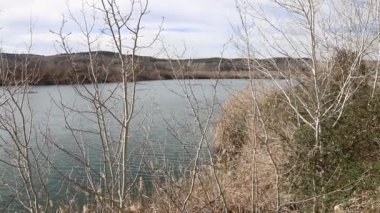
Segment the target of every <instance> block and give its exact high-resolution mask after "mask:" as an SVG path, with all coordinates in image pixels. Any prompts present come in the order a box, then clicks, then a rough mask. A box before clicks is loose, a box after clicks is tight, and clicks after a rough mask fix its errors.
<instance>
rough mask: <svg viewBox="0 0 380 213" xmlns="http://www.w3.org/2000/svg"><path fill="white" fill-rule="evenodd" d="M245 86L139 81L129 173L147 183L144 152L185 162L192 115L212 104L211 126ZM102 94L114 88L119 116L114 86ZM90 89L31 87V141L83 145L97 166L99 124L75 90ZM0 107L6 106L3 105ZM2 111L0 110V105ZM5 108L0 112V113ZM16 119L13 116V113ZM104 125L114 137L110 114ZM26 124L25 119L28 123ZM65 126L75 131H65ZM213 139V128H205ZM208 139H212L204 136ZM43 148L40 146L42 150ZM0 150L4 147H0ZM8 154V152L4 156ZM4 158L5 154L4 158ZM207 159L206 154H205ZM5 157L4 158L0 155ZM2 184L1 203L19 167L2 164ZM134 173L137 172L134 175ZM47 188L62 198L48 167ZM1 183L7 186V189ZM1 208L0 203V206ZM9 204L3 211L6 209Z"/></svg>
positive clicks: (192, 143)
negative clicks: (97, 131) (45, 139)
mask: <svg viewBox="0 0 380 213" xmlns="http://www.w3.org/2000/svg"><path fill="white" fill-rule="evenodd" d="M247 84H248V81H247V80H219V81H216V80H179V81H177V80H167V81H147V82H138V83H137V87H136V89H137V90H136V113H135V116H134V117H133V119H132V126H131V133H130V142H129V149H128V150H129V156H130V161H129V162H130V168H131V171H132V174H133V173H135V174H133V175H138V176H141V177H143V178H144V180H147V181H149V178H150V176H149V174H148V173H147V172H144V171H143V170H138V168H139V165H140V163H141V161H140V159H141V157H142V156H143V157H144V161H155V162H166V163H168V164H170V165H173V166H174V167H175V166H178V165H186V163H187V161H188V159H191V158H192V157H193V156H194V153H195V150H196V147H197V142H198V141H199V140H200V136H201V135H200V131H199V126H198V123H197V119H196V117H195V116H194V111H193V110H192V109H191V107H190V104H193V109H194V110H196V112H197V113H196V114H199V115H200V116H199V118H200V121H201V123H203V124H205V122H206V117H207V115H208V113H209V112H210V109H211V108H214V109H215V110H214V111H213V116H212V118H211V123H210V124H211V127H212V126H213V125H214V124H215V122H216V121H217V118H218V116H219V115H220V109H221V106H222V105H223V103H225V101H226V100H227V99H228V98H229V97H230V96H231V95H232V94H234V93H236V92H237V91H239V90H241V89H242V88H244V87H245V86H246V85H247ZM254 84H257V85H259V86H260V87H264V88H266V87H270V86H271V85H273V82H272V81H270V80H255V82H254ZM100 87H101V88H100V90H101V91H102V92H103V94H101V95H104V96H107V95H109V94H110V93H111V92H112V91H114V93H113V96H112V98H109V99H108V101H107V106H108V107H109V108H110V109H111V110H112V112H113V113H114V116H115V117H116V118H117V117H119V116H120V115H121V114H120V113H121V111H120V108H121V105H120V99H119V98H120V97H121V94H122V93H121V90H120V89H118V85H117V84H103V85H100ZM86 89H87V90H88V91H90V92H91V91H94V90H93V86H92V85H86V88H83V87H82V86H78V88H77V89H75V88H74V87H73V86H66V85H65V86H38V87H31V88H30V89H29V91H31V92H32V93H29V94H28V96H29V101H30V109H31V110H26V111H27V112H26V114H27V115H28V116H29V117H30V115H32V120H33V122H31V123H30V124H31V126H32V128H31V129H32V131H31V132H32V134H31V138H32V139H31V141H32V142H31V143H33V144H34V145H33V146H36V143H38V142H40V141H43V139H42V138H43V137H42V136H41V134H45V135H48V137H49V139H50V140H51V141H54V143H55V144H58V145H59V146H60V147H63V148H64V149H66V150H70V151H71V152H73V153H78V152H79V150H80V148H81V147H78V146H79V145H82V148H83V150H85V151H86V152H87V155H86V157H87V159H88V160H89V162H91V164H92V166H93V167H94V168H96V167H97V166H99V167H100V166H101V162H102V158H101V144H100V142H99V141H100V140H99V135H98V134H94V132H95V131H96V130H97V123H96V120H95V116H94V115H93V113H92V112H93V111H94V106H93V105H92V104H91V103H90V102H88V101H87V100H86V99H85V98H83V97H81V96H79V95H78V92H83V93H86V92H87V91H86ZM3 107H4V106H3ZM0 109H1V108H0ZM3 112H4V111H2V112H0V113H3ZM16 117H17V116H16ZM107 121H108V123H107V126H108V127H109V128H110V133H109V134H110V138H112V139H114V140H115V141H117V139H118V136H119V134H118V133H119V129H120V126H119V125H118V124H117V122H116V120H115V119H113V118H112V116H111V115H110V114H108V117H107ZM28 124H29V123H28ZM68 127H70V128H71V129H72V130H73V129H74V130H75V131H69V129H68ZM207 132H208V136H209V139H211V135H212V128H210V129H209V130H208V131H207ZM0 133H1V137H2V140H3V142H2V144H1V145H2V147H4V146H6V144H7V143H6V141H7V140H9V137H8V136H7V133H6V132H4V131H1V130H0ZM208 141H209V142H210V141H211V140H208ZM45 148H46V147H44V148H43V149H45ZM46 150H48V151H47V152H49V153H46V155H49V156H51V157H50V158H51V160H52V161H53V162H54V164H55V166H56V168H57V169H59V171H60V172H61V173H63V174H70V175H72V176H78V177H77V178H80V177H81V175H83V173H81V171H80V165H78V162H77V161H75V160H74V159H73V157H72V156H69V155H68V154H67V153H65V152H62V151H60V150H57V149H56V148H52V149H47V148H46ZM1 153H3V154H4V150H1ZM2 156H7V155H2ZM5 158H6V157H5ZM205 158H207V156H205ZM1 160H7V159H1ZM0 165H1V166H0V169H1V174H2V177H1V179H2V182H3V184H2V185H0V190H1V191H0V206H3V205H5V204H6V203H9V200H12V199H14V196H13V194H12V191H10V190H9V185H12V186H15V187H17V183H16V182H17V181H20V180H19V178H18V176H19V173H18V171H17V169H14V168H13V169H12V168H11V167H9V166H7V165H5V164H4V163H2V162H0ZM137 171H138V174H136V173H137ZM48 174H49V176H50V177H49V187H51V189H49V190H50V191H52V192H54V191H56V192H59V193H56V194H54V193H53V195H52V197H53V198H54V199H60V195H61V193H60V192H61V190H62V185H60V184H57V183H59V182H61V181H60V180H62V177H61V175H60V174H59V173H57V172H56V171H54V170H53V169H50V170H49V173H48ZM4 184H8V187H7V186H5V185H4ZM1 209H2V208H1V207H0V210H1ZM10 209H11V207H10V208H8V209H7V210H10Z"/></svg>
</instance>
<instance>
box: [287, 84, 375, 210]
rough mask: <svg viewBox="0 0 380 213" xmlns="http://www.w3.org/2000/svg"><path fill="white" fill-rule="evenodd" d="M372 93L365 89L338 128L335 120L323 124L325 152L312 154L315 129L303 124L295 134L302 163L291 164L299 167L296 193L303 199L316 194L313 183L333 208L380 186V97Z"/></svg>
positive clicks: (346, 110)
mask: <svg viewBox="0 0 380 213" xmlns="http://www.w3.org/2000/svg"><path fill="white" fill-rule="evenodd" d="M370 93H371V88H369V87H368V86H364V87H362V88H361V89H360V90H359V91H358V92H357V93H356V94H355V95H354V96H353V97H352V100H351V101H350V102H349V104H348V105H347V106H346V108H345V109H344V112H343V114H342V117H341V118H340V120H339V121H338V122H337V123H336V124H335V125H334V122H335V119H334V118H331V119H328V120H326V121H324V122H323V123H322V131H321V133H322V135H321V143H322V145H323V147H324V148H323V150H324V151H323V152H322V153H319V152H313V151H311V150H313V149H314V145H315V139H314V130H312V129H311V128H310V127H308V126H306V125H304V126H301V127H300V128H299V129H298V130H297V131H296V133H295V138H294V142H295V145H296V146H297V147H298V149H297V151H296V156H298V157H300V159H303V160H302V163H299V161H298V160H296V158H295V157H294V158H292V159H291V162H292V163H293V164H297V169H296V170H295V173H297V174H294V177H295V176H296V175H299V176H298V178H297V180H296V192H297V194H298V195H299V196H300V197H301V198H309V197H312V196H313V195H314V194H313V193H314V192H313V189H312V187H313V182H312V181H313V180H314V181H315V180H316V183H315V184H316V185H317V186H318V188H319V189H321V188H322V187H323V188H324V192H326V193H327V194H328V195H329V196H327V198H326V199H325V200H324V201H323V202H324V203H325V204H327V205H328V206H330V207H331V205H333V204H334V203H336V202H337V201H338V200H341V199H344V198H345V197H346V196H349V195H350V194H351V193H352V192H353V191H355V190H359V191H360V190H375V189H376V187H377V186H378V185H379V184H380V179H379V178H378V174H379V173H380V155H379V151H380V96H379V94H378V93H377V95H376V96H375V97H374V99H372V100H371V99H370V98H369V97H370ZM321 171H323V172H324V174H323V178H324V180H323V181H321V179H319V178H320V177H319V175H318V173H319V172H321ZM321 183H323V184H324V185H323V186H322V185H318V184H321ZM319 193H323V192H322V191H320V192H319Z"/></svg>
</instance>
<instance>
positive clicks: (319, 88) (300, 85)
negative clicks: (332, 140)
mask: <svg viewBox="0 0 380 213" xmlns="http://www.w3.org/2000/svg"><path fill="white" fill-rule="evenodd" d="M236 5H237V11H238V13H239V15H240V20H241V24H240V26H239V27H237V30H236V32H237V36H238V37H237V42H236V45H237V47H238V49H239V50H241V53H242V57H244V58H246V64H247V66H248V68H249V71H250V72H254V73H263V74H265V76H267V77H268V78H269V79H272V80H276V79H277V78H278V77H281V78H284V79H286V82H287V87H290V88H289V89H286V88H285V87H283V86H282V85H280V84H279V83H276V84H277V87H278V89H279V93H280V94H281V97H282V98H283V99H284V102H285V103H286V104H287V105H288V107H289V109H291V110H292V114H293V116H294V119H295V120H296V121H298V125H300V126H301V125H306V126H308V127H309V128H310V129H312V130H313V132H314V133H313V135H314V145H313V147H311V150H308V151H307V152H308V154H306V156H307V158H311V156H314V157H316V156H319V157H316V161H315V162H314V163H315V165H316V171H315V172H316V173H315V176H314V177H313V178H314V179H313V181H312V183H311V184H313V193H314V194H313V196H312V197H311V198H307V199H305V201H310V200H312V201H313V211H318V209H322V211H325V209H326V206H325V202H324V200H325V198H326V196H327V195H329V194H332V193H334V191H328V190H327V189H326V188H325V186H326V184H327V183H328V182H329V179H331V177H329V176H326V174H327V173H326V171H325V168H324V166H323V165H325V164H326V163H327V162H324V157H323V156H325V154H326V153H327V152H328V150H326V147H327V146H328V144H326V141H324V140H322V139H321V135H323V134H324V133H323V131H324V129H326V128H328V127H326V126H323V125H329V124H326V120H330V119H333V120H334V122H333V124H332V127H333V126H335V125H336V124H337V122H338V121H339V119H340V118H341V116H342V113H343V112H344V109H345V106H346V105H347V103H348V102H349V100H350V98H351V97H352V96H353V95H354V94H355V92H356V91H357V90H358V88H360V87H361V86H362V85H366V84H368V78H369V77H371V76H376V77H375V82H376V81H377V80H376V79H377V71H376V70H377V69H378V68H375V69H373V70H370V71H369V72H363V68H362V67H363V66H364V65H365V63H366V62H365V59H366V58H369V57H370V50H371V48H373V46H374V45H375V42H376V41H377V40H378V39H379V33H378V30H374V27H375V26H374V23H377V21H378V17H377V16H378V11H376V8H377V6H376V5H377V1H360V2H357V1H334V2H330V1H329V2H326V1H312V0H311V1H281V0H274V1H269V2H265V3H263V2H260V1H236ZM273 12H275V13H276V14H278V16H280V17H278V16H275V17H273V16H270V15H268V13H273ZM343 56H344V57H343ZM281 57H282V58H281ZM342 57H343V58H342ZM261 58H271V59H267V60H263V59H261ZM340 59H342V60H340ZM337 75H339V77H337ZM334 76H335V77H334ZM275 82H276V81H275ZM373 87H374V88H375V87H376V83H374V86H373ZM255 96H256V95H254V91H253V92H252V98H253V100H257V98H255ZM256 102H257V101H254V103H256ZM255 106H257V104H254V105H253V107H255ZM256 108H257V107H256ZM257 110H258V111H257V112H258V114H259V118H261V119H259V120H262V119H263V118H262V116H260V109H259V108H257ZM261 123H262V124H263V125H264V126H263V129H264V131H265V129H267V127H265V124H264V123H263V122H261ZM265 135H266V136H265V137H264V138H267V137H268V135H267V134H265ZM265 141H266V140H264V144H266V143H267V142H265ZM268 152H269V153H270V149H268ZM271 159H272V160H271V161H272V163H273V166H274V167H275V171H276V177H277V181H276V183H277V184H278V178H281V177H282V176H283V175H285V174H287V173H288V172H289V171H287V170H284V171H280V170H279V167H278V165H277V164H276V161H275V160H273V158H271ZM278 187H279V186H278V185H277V187H276V188H277V189H278ZM350 187H352V186H347V189H349V188H350ZM335 190H337V191H340V190H344V189H335ZM276 194H277V195H276V197H277V198H276V203H277V205H276V206H277V208H276V211H280V209H281V206H284V205H287V204H286V203H283V202H284V201H282V200H283V199H282V198H281V197H280V192H279V191H277V193H276Z"/></svg>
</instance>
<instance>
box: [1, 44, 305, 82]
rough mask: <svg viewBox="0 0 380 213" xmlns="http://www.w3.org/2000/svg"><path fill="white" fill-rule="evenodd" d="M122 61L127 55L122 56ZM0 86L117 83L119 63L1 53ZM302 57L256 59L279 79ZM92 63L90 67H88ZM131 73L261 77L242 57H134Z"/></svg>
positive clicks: (99, 57) (84, 56) (109, 56)
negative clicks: (281, 72) (284, 70)
mask: <svg viewBox="0 0 380 213" xmlns="http://www.w3.org/2000/svg"><path fill="white" fill-rule="evenodd" d="M124 57H125V60H126V61H127V62H128V60H130V59H131V56H129V55H126V56H124ZM0 58H1V61H2V70H3V72H2V75H1V76H0V84H1V85H14V84H19V83H22V82H25V81H27V82H28V84H32V85H56V84H87V83H94V82H97V83H111V82H121V80H122V75H121V72H120V67H121V64H120V62H119V59H118V55H117V54H116V53H113V52H105V51H99V52H92V53H91V60H90V54H89V53H72V54H58V55H52V56H43V55H33V54H30V55H26V54H8V53H1V54H0ZM301 60H302V59H292V58H269V59H257V63H260V65H261V68H262V67H265V68H266V69H267V70H273V71H272V72H271V74H272V77H275V78H283V76H282V75H280V72H278V71H276V70H278V69H286V67H287V66H290V65H291V66H293V67H294V66H295V64H296V65H299V64H301V63H300V62H301ZM89 64H92V67H89ZM134 64H135V75H133V77H132V75H130V76H129V77H128V80H130V81H146V80H167V79H247V78H253V79H265V78H268V76H267V75H264V74H263V73H262V72H259V71H257V70H251V71H250V72H249V71H248V70H249V69H248V67H247V65H246V64H247V63H246V60H244V59H241V58H235V59H227V58H201V59H179V60H169V59H160V58H154V57H147V56H135V58H134Z"/></svg>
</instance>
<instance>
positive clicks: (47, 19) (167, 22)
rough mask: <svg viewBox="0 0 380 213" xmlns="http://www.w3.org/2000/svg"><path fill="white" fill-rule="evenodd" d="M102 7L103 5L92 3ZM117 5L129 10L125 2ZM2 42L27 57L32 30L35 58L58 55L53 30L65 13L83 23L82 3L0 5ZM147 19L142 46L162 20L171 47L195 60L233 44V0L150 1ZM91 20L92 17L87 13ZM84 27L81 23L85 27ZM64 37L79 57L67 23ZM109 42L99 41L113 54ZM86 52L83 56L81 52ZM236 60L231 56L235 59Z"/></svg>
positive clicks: (25, 0)
mask: <svg viewBox="0 0 380 213" xmlns="http://www.w3.org/2000/svg"><path fill="white" fill-rule="evenodd" d="M94 2H95V3H97V4H99V1H94ZM119 3H120V4H121V5H122V6H123V7H125V8H124V9H127V7H128V5H126V4H125V1H119ZM0 5H2V6H3V7H2V9H1V12H0V27H1V28H2V29H1V30H0V35H1V36H0V39H1V42H2V48H3V51H8V52H23V51H25V45H24V43H25V42H27V41H28V40H29V38H30V28H32V31H33V38H34V41H33V44H34V48H33V51H34V53H36V54H45V55H46V54H47V55H49V54H55V53H57V50H56V49H55V48H54V45H53V44H54V41H55V40H56V37H55V36H54V35H52V34H51V33H50V30H54V31H58V30H59V28H60V25H61V22H62V15H63V14H64V15H65V17H66V18H67V19H68V17H69V14H68V10H67V8H68V7H69V8H70V9H71V10H72V13H73V14H74V16H76V17H79V18H78V20H81V17H82V16H81V14H80V10H81V7H82V1H78V0H69V1H46V0H18V1H6V0H0ZM149 11H150V12H149V14H148V15H147V16H146V17H144V19H143V24H142V25H143V27H144V30H143V31H142V33H143V37H142V38H141V41H143V42H144V41H145V42H149V41H150V40H151V39H150V38H152V37H154V35H155V34H156V33H157V31H158V28H159V26H160V25H161V22H162V18H164V24H163V31H162V33H161V35H162V38H164V40H165V43H166V44H167V45H172V46H182V44H183V43H184V42H185V43H186V46H187V48H188V49H189V50H192V53H193V54H189V56H191V57H213V56H219V55H220V51H221V47H222V45H223V44H224V43H225V42H227V41H228V39H229V38H230V36H231V35H230V34H231V30H230V22H233V20H234V19H236V14H235V8H234V1H233V0H192V1H187V0H151V1H149ZM87 12H88V14H90V12H91V11H89V10H87ZM97 17H98V19H97V20H96V21H97V24H96V28H97V29H95V30H94V32H95V33H99V32H100V30H101V29H102V24H103V20H102V18H101V17H100V14H98V15H97ZM82 21H83V20H82ZM82 23H83V22H82ZM65 32H67V33H69V32H71V33H72V35H73V37H75V38H73V39H72V41H73V43H72V45H73V46H74V47H76V49H77V50H78V51H81V48H83V45H80V44H79V45H77V44H78V42H79V41H80V40H81V39H80V30H79V28H78V26H76V25H75V24H74V23H73V22H68V23H67V25H66V27H65ZM108 40H109V38H104V39H101V40H99V41H98V42H99V43H102V42H105V44H99V45H98V46H100V47H102V48H108V49H111V48H110V45H108V44H109V43H108ZM159 49H160V47H158V46H157V45H156V46H155V47H152V48H149V49H145V50H143V51H142V53H143V54H146V55H153V54H155V53H157V52H158V51H159ZM82 51H83V50H82ZM231 54H233V53H231Z"/></svg>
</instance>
